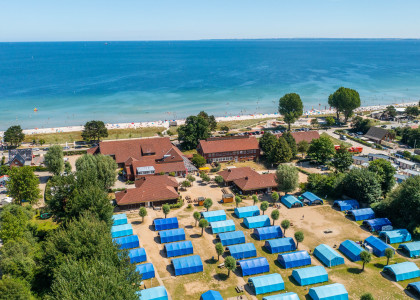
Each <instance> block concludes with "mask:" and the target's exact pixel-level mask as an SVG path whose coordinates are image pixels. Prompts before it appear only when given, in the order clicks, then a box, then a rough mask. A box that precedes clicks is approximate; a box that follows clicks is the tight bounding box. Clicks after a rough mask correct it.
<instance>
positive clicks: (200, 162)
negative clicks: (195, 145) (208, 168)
mask: <svg viewBox="0 0 420 300" xmlns="http://www.w3.org/2000/svg"><path fill="white" fill-rule="evenodd" d="M191 162H192V163H193V165H194V166H196V167H197V168H201V167H204V166H205V165H206V163H207V162H206V159H205V158H204V157H202V156H201V155H200V154H194V155H193V158H192V159H191Z"/></svg>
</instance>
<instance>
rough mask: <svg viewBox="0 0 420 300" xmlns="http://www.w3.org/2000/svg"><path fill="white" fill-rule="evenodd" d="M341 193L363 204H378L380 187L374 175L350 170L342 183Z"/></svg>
mask: <svg viewBox="0 0 420 300" xmlns="http://www.w3.org/2000/svg"><path fill="white" fill-rule="evenodd" d="M342 185H343V192H344V194H346V195H347V196H349V197H352V198H354V199H356V200H359V202H360V203H363V204H372V203H375V202H378V201H379V200H380V197H381V195H382V192H381V185H380V183H379V181H378V178H377V176H376V174H375V173H372V172H371V171H369V170H367V169H353V170H350V171H349V172H348V173H347V174H346V176H345V177H344V179H343V181H342Z"/></svg>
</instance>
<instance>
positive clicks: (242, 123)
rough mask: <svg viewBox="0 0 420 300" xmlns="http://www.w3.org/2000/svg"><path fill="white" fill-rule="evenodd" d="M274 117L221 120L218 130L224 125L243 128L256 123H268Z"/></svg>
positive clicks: (218, 123)
mask: <svg viewBox="0 0 420 300" xmlns="http://www.w3.org/2000/svg"><path fill="white" fill-rule="evenodd" d="M272 119H273V118H263V119H249V120H235V121H220V122H217V128H216V130H220V129H221V128H222V126H227V127H229V129H230V130H232V129H241V128H246V127H254V126H256V125H259V124H262V123H266V122H267V120H272Z"/></svg>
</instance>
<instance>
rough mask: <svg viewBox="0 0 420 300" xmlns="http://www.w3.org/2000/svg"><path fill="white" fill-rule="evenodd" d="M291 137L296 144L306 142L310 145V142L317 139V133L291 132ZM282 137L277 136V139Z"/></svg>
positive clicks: (314, 131) (313, 131)
mask: <svg viewBox="0 0 420 300" xmlns="http://www.w3.org/2000/svg"><path fill="white" fill-rule="evenodd" d="M291 135H292V136H293V138H294V139H295V141H296V144H298V143H299V142H301V141H307V142H308V143H311V142H312V140H315V139H319V137H320V136H319V132H318V131H316V130H311V131H296V132H291ZM280 136H282V134H278V135H277V137H280Z"/></svg>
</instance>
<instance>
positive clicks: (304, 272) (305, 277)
mask: <svg viewBox="0 0 420 300" xmlns="http://www.w3.org/2000/svg"><path fill="white" fill-rule="evenodd" d="M292 276H293V278H294V279H295V280H296V281H297V282H298V283H299V285H302V286H304V285H310V284H315V283H321V282H326V281H328V273H327V271H326V270H325V268H324V267H322V266H314V267H308V268H303V269H297V270H293V272H292Z"/></svg>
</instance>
